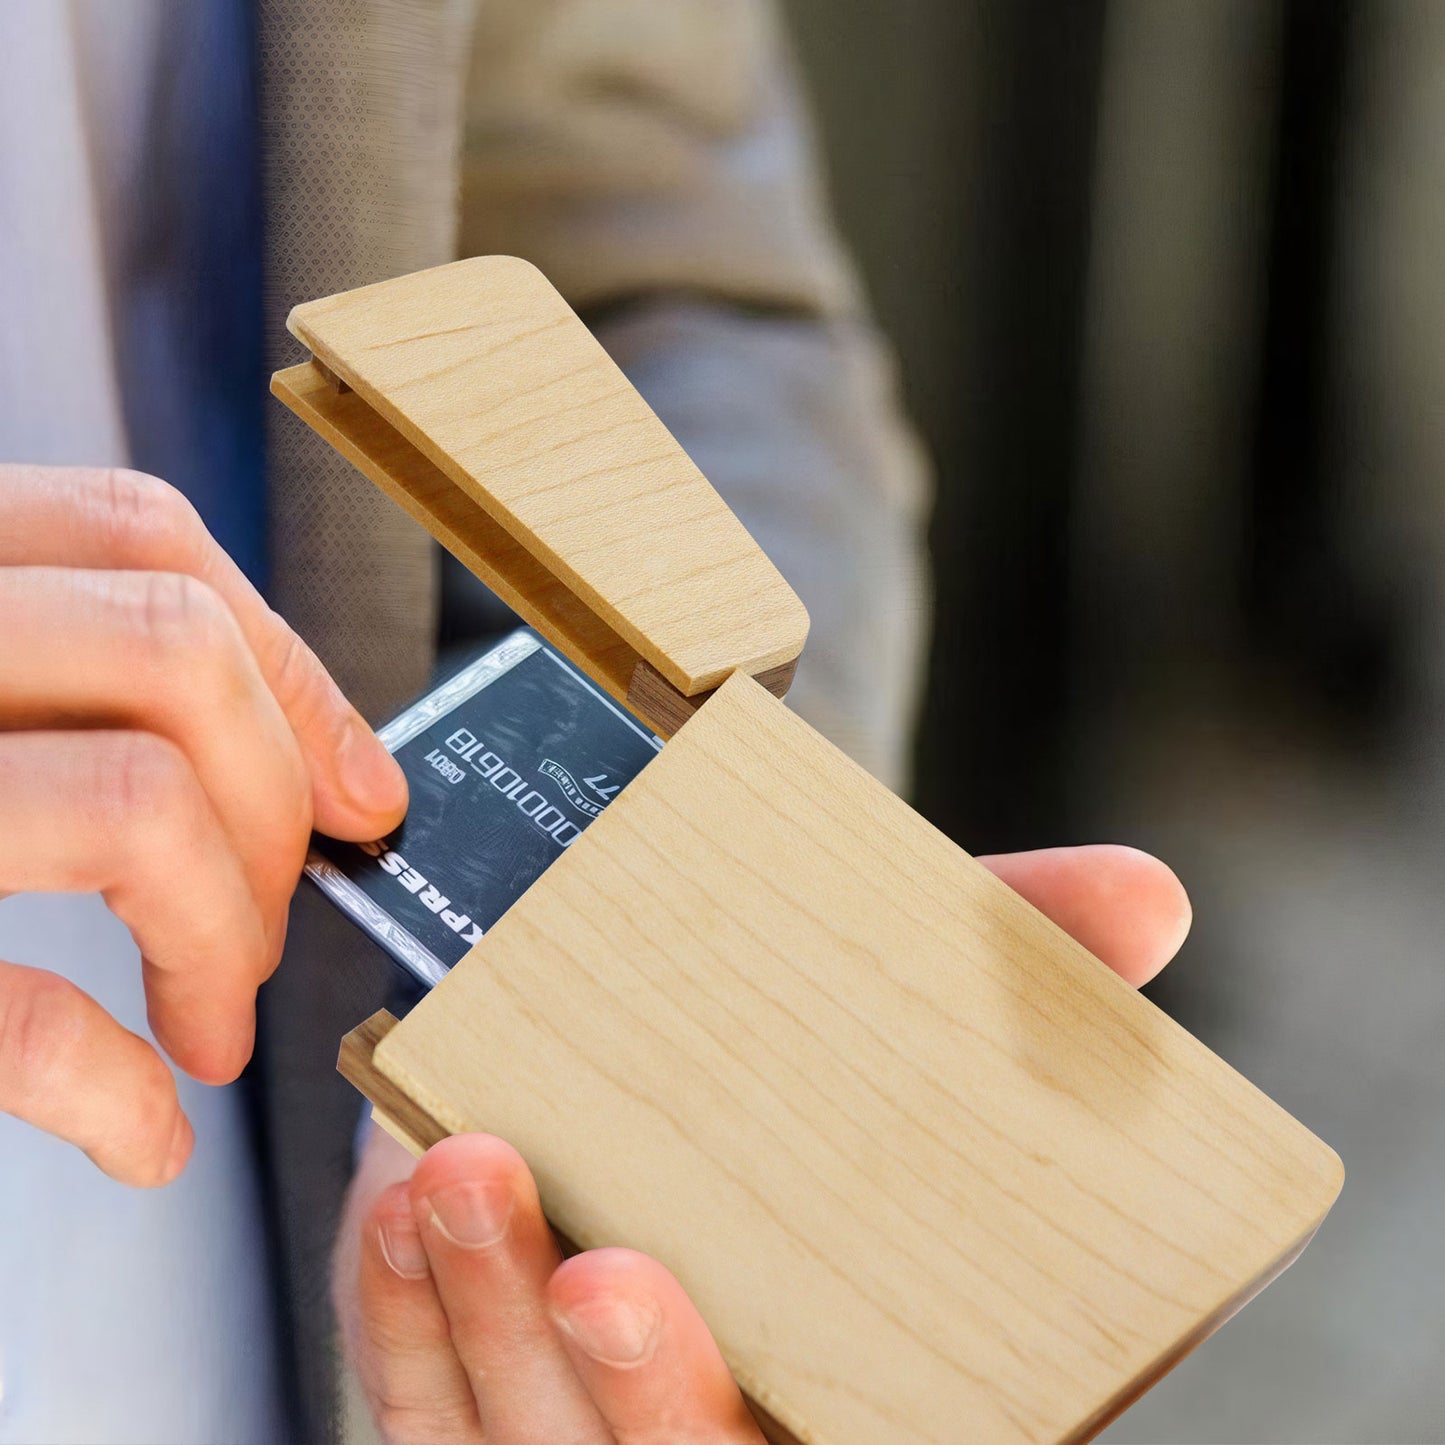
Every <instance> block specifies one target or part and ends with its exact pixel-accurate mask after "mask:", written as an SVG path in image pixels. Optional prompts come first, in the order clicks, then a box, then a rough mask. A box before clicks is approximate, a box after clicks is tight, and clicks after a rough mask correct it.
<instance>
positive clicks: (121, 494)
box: [97, 467, 206, 566]
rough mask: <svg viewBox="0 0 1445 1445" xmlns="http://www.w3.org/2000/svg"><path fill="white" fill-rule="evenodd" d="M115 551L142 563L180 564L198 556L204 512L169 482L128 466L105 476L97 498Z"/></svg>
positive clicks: (116, 468) (200, 550)
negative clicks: (199, 510) (199, 511)
mask: <svg viewBox="0 0 1445 1445" xmlns="http://www.w3.org/2000/svg"><path fill="white" fill-rule="evenodd" d="M97 504H98V509H99V512H100V521H101V525H102V527H103V528H104V530H105V532H106V534H107V536H108V540H109V542H110V550H111V552H112V554H113V555H115V556H117V557H120V558H123V559H124V558H129V559H133V561H134V562H135V563H136V564H139V565H142V566H156V565H160V564H163V563H165V564H169V565H171V566H178V565H182V564H184V563H187V562H189V561H192V560H193V559H196V558H197V557H199V556H200V555H201V553H202V551H203V549H204V545H205V537H206V529H205V525H204V524H203V523H202V521H201V518H200V514H199V513H198V512H197V511H196V509H195V508H194V507H193V506H192V505H191V504H190V502H189V501H187V500H186V498H185V497H184V496H183V495H182V494H181V493H180V492H178V491H177V490H176V489H175V488H174V487H173V486H171V485H170V483H169V482H163V481H162V480H161V479H160V478H159V477H152V476H149V475H147V474H146V473H145V472H137V471H132V470H131V469H130V468H128V467H112V468H110V470H109V471H107V472H106V473H105V474H104V485H103V486H102V487H101V488H100V491H99V496H98V499H97Z"/></svg>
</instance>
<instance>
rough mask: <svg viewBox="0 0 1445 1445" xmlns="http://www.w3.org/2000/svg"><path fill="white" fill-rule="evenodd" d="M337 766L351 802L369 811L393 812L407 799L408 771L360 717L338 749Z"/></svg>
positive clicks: (356, 719) (353, 720)
mask: <svg viewBox="0 0 1445 1445" xmlns="http://www.w3.org/2000/svg"><path fill="white" fill-rule="evenodd" d="M336 766H337V770H338V772H339V773H340V774H341V784H342V786H343V787H344V788H345V789H346V791H347V792H348V793H349V794H350V795H351V801H352V802H353V803H354V804H355V805H356V806H357V807H359V808H361V809H362V810H363V811H365V812H368V813H391V812H394V811H396V810H397V809H399V808H400V807H402V806H403V805H404V804H405V802H406V774H405V773H403V772H402V770H401V765H400V764H399V763H398V762H397V761H396V759H395V758H394V757H392V755H391V754H390V753H389V752H387V750H386V749H385V748H384V747H382V745H381V744H380V743H379V742H377V740H376V735H375V734H374V733H373V732H372V731H371V729H370V728H369V727H367V725H366V724H365V723H364V722H362V720H361V719H360V718H353V719H352V720H351V723H350V725H349V726H348V727H347V729H346V733H345V735H344V736H343V737H342V739H341V743H340V745H339V746H338V748H337V757H336Z"/></svg>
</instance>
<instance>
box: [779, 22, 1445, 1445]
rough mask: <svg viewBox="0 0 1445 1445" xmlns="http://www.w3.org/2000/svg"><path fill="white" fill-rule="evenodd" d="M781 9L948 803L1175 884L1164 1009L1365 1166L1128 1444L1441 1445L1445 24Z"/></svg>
mask: <svg viewBox="0 0 1445 1445" xmlns="http://www.w3.org/2000/svg"><path fill="white" fill-rule="evenodd" d="M787 9H788V12H789V16H790V19H791V22H792V26H793V30H794V36H795V42H796V45H797V48H798V50H799V52H800V56H801V60H802V63H803V65H804V67H805V70H806V73H807V76H808V79H809V82H810V85H811V89H812V92H813V95H814V99H815V102H816V106H817V110H818V114H819V118H820V127H821V134H822V140H823V143H824V147H825V151H826V154H827V157H828V161H829V165H830V170H831V174H832V180H833V192H834V200H835V205H836V208H837V210H838V213H839V217H840V220H841V223H842V225H843V228H844V230H845V232H846V234H847V236H848V238H849V239H850V241H851V243H852V245H853V247H854V249H855V252H856V254H857V256H858V258H859V260H860V262H861V264H862V266H863V269H864V272H865V274H866V276H867V279H868V282H869V286H870V289H871V292H872V296H873V299H874V303H875V305H876V307H877V310H878V313H879V316H880V319H881V321H882V324H883V327H884V329H885V330H886V331H887V332H888V334H889V335H890V336H891V337H892V339H893V340H894V342H895V344H896V345H897V347H898V350H899V352H900V355H901V360H902V371H903V381H904V387H905V390H906V393H907V396H908V399H909V403H910V407H911V411H912V414H913V416H914V418H915V419H916V421H917V423H918V425H919V426H920V428H921V429H922V431H923V433H924V435H925V438H926V440H927V443H928V445H929V448H930V450H931V452H932V454H933V457H934V459H935V462H936V466H937V473H938V499H937V507H936V512H935V515H934V520H933V526H932V537H931V540H932V548H933V553H934V559H935V567H936V576H935V588H936V616H935V636H934V641H933V647H932V659H931V668H930V677H929V684H928V693H927V700H926V704H925V707H924V712H923V718H922V724H921V728H920V732H919V737H918V749H917V760H916V769H915V791H916V800H917V803H918V805H919V806H920V807H921V809H922V810H923V811H924V812H925V813H926V814H927V815H928V816H929V817H930V818H931V819H932V820H933V821H934V822H936V823H937V824H939V825H940V826H941V827H943V828H944V829H945V830H946V831H948V832H949V833H950V834H952V835H953V836H954V837H955V838H957V839H958V840H959V841H960V842H961V843H963V844H964V845H965V846H966V847H968V848H969V849H970V850H972V851H992V850H997V849H1003V848H1012V847H1024V846H1030V845H1034V844H1037V843H1039V842H1040V841H1042V840H1049V841H1052V840H1055V839H1057V840H1059V841H1065V840H1067V841H1088V840H1094V839H1104V838H1107V839H1117V840H1122V841H1128V842H1132V843H1137V844H1139V845H1141V846H1143V847H1147V848H1150V849H1152V850H1154V851H1156V852H1158V853H1160V854H1161V855H1162V856H1163V857H1165V858H1166V859H1168V860H1169V861H1170V862H1171V863H1172V864H1173V865H1174V866H1175V868H1176V869H1177V871H1178V872H1179V874H1180V875H1181V877H1182V878H1183V879H1184V881H1185V883H1186V885H1187V886H1188V888H1189V890H1190V893H1191V895H1192V897H1193V900H1194V907H1195V926H1194V933H1193V936H1192V938H1191V940H1190V941H1189V943H1188V944H1187V945H1186V946H1185V949H1184V952H1183V953H1182V954H1181V956H1180V958H1179V959H1178V961H1177V962H1176V963H1175V964H1174V965H1173V966H1172V967H1171V968H1170V969H1169V970H1168V971H1167V973H1166V975H1165V976H1164V977H1163V978H1162V979H1161V980H1160V981H1159V983H1158V984H1157V985H1156V986H1155V988H1154V989H1153V990H1152V992H1153V996H1154V997H1155V999H1156V1001H1157V1002H1158V1003H1159V1004H1161V1005H1162V1006H1163V1007H1164V1008H1166V1009H1168V1010H1169V1011H1170V1012H1171V1013H1173V1014H1174V1015H1175V1016H1176V1017H1177V1018H1178V1019H1179V1020H1180V1021H1181V1022H1182V1023H1184V1024H1185V1025H1186V1026H1187V1027H1188V1028H1189V1029H1190V1030H1192V1031H1193V1032H1194V1033H1196V1034H1197V1035H1199V1036H1200V1037H1201V1038H1203V1039H1204V1040H1205V1041H1206V1042H1207V1043H1208V1044H1209V1045H1210V1046H1211V1047H1212V1048H1214V1049H1215V1050H1216V1051H1217V1052H1219V1053H1220V1054H1222V1055H1223V1056H1224V1057H1225V1058H1226V1059H1228V1060H1229V1061H1230V1062H1231V1063H1233V1064H1234V1065H1236V1066H1237V1067H1238V1068H1239V1069H1240V1070H1241V1071H1242V1072H1244V1073H1245V1074H1246V1075H1247V1076H1248V1077H1249V1078H1251V1079H1253V1080H1254V1081H1255V1082H1257V1083H1258V1084H1259V1085H1260V1086H1261V1087H1262V1088H1263V1089H1265V1090H1266V1091H1267V1092H1268V1093H1270V1094H1272V1095H1273V1096H1274V1097H1275V1098H1276V1099H1278V1100H1279V1101H1280V1102H1281V1103H1282V1104H1284V1106H1285V1107H1286V1108H1287V1109H1289V1110H1290V1111H1291V1112H1292V1113H1294V1114H1296V1115H1297V1116H1298V1117H1300V1118H1301V1119H1302V1120H1304V1121H1305V1122H1306V1123H1307V1124H1308V1125H1309V1126H1310V1127H1311V1128H1312V1129H1314V1130H1315V1131H1316V1132H1317V1133H1318V1134H1320V1135H1321V1136H1322V1137H1323V1138H1325V1139H1327V1140H1328V1141H1329V1142H1330V1143H1331V1144H1333V1145H1334V1146H1335V1147H1336V1149H1338V1151H1339V1153H1340V1154H1341V1156H1342V1157H1343V1159H1344V1162H1345V1167H1346V1171H1347V1181H1346V1185H1345V1190H1344V1193H1343V1195H1342V1197H1341V1199H1340V1202H1339V1204H1338V1205H1337V1206H1336V1208H1335V1210H1334V1213H1333V1214H1332V1215H1331V1216H1330V1218H1329V1220H1328V1221H1327V1223H1326V1225H1325V1227H1324V1228H1323V1229H1322V1230H1321V1232H1320V1234H1319V1236H1318V1237H1317V1238H1316V1240H1315V1242H1314V1244H1313V1245H1311V1247H1310V1249H1309V1251H1308V1253H1307V1254H1306V1255H1305V1256H1304V1260H1303V1262H1302V1263H1301V1264H1300V1265H1298V1266H1297V1267H1296V1269H1295V1270H1293V1271H1292V1272H1291V1273H1290V1274H1288V1275H1286V1276H1285V1277H1284V1278H1283V1279H1282V1280H1281V1281H1280V1282H1279V1283H1278V1284H1276V1285H1275V1286H1274V1287H1273V1288H1272V1289H1270V1290H1268V1291H1267V1292H1266V1293H1265V1294H1264V1295H1263V1296H1261V1297H1260V1299H1258V1300H1257V1301H1256V1302H1255V1303H1254V1304H1252V1305H1251V1306H1250V1307H1249V1308H1248V1310H1246V1311H1245V1312H1244V1314H1243V1315H1241V1316H1240V1317H1239V1318H1238V1319H1236V1320H1235V1321H1234V1322H1233V1323H1231V1324H1230V1326H1229V1327H1228V1328H1227V1329H1226V1330H1224V1331H1223V1332H1222V1333H1220V1334H1219V1335H1217V1336H1215V1337H1214V1338H1213V1339H1212V1340H1210V1341H1209V1342H1208V1343H1207V1344H1206V1345H1205V1346H1204V1347H1203V1348H1201V1349H1200V1350H1199V1351H1198V1352H1196V1354H1195V1355H1194V1356H1193V1357H1191V1358H1190V1359H1189V1360H1188V1361H1186V1362H1185V1363H1184V1364H1183V1365H1181V1366H1180V1367H1179V1368H1178V1369H1177V1370H1176V1371H1175V1372H1174V1373H1173V1374H1172V1375H1171V1376H1170V1377H1168V1378H1167V1379H1166V1380H1165V1381H1164V1382H1163V1383H1162V1384H1160V1385H1159V1386H1158V1387H1157V1388H1156V1389H1155V1390H1154V1391H1153V1392H1152V1393H1151V1394H1150V1395H1148V1396H1146V1397H1145V1399H1144V1400H1142V1401H1141V1402H1140V1403H1139V1404H1137V1405H1136V1406H1135V1407H1134V1408H1133V1409H1132V1410H1131V1411H1130V1412H1129V1413H1128V1414H1127V1415H1126V1416H1125V1417H1124V1418H1123V1419H1122V1420H1121V1421H1120V1422H1119V1423H1118V1424H1117V1425H1115V1426H1114V1427H1113V1429H1112V1430H1111V1431H1110V1432H1109V1433H1108V1435H1107V1437H1106V1438H1107V1439H1109V1440H1111V1441H1115V1442H1121V1445H1122V1442H1126V1441H1140V1442H1142V1441H1152V1442H1165V1441H1301V1442H1306V1441H1325V1440H1349V1441H1413V1440H1440V1439H1442V1438H1445V1377H1442V1372H1441V1362H1442V1360H1445V1288H1442V1285H1445V1235H1442V1230H1441V1228H1440V1226H1441V1223H1442V1220H1445V1050H1442V1048H1441V1042H1442V1039H1445V989H1442V986H1441V963H1442V960H1441V947H1442V945H1441V940H1442V938H1445V899H1442V889H1441V882H1442V863H1445V757H1442V754H1445V711H1442V709H1441V706H1440V700H1441V693H1442V690H1445V628H1442V622H1445V607H1442V602H1445V598H1442V590H1445V566H1442V564H1445V555H1442V554H1445V488H1442V478H1445V265H1442V258H1445V4H1439V3H1432V0H1355V3H1351V0H1069V3H1067V4H1058V3H1046V0H893V3H890V4H887V5H881V4H878V3H876V0H787Z"/></svg>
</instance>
